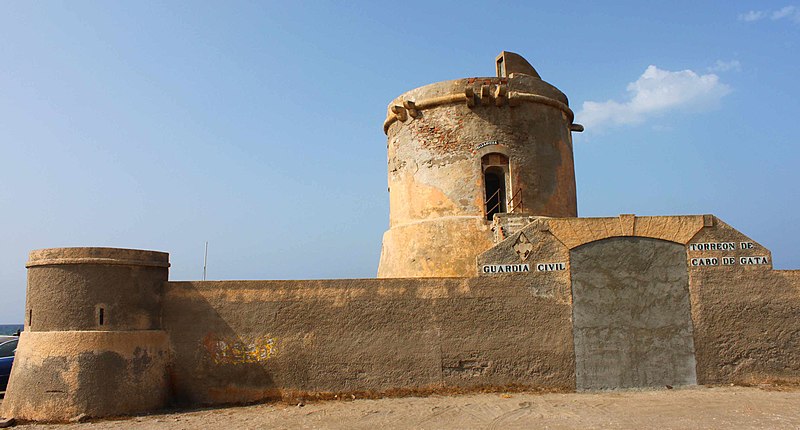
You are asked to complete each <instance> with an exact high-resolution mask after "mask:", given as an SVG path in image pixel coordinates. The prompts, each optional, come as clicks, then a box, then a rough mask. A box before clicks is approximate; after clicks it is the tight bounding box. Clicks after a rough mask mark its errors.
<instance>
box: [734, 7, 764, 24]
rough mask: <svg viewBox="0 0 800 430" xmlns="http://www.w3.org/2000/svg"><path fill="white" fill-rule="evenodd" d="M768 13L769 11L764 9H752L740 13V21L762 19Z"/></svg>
mask: <svg viewBox="0 0 800 430" xmlns="http://www.w3.org/2000/svg"><path fill="white" fill-rule="evenodd" d="M767 15H768V14H767V12H764V11H763V10H751V11H749V12H746V13H740V14H739V21H744V22H753V21H760V20H762V19H764V18H766V17H767Z"/></svg>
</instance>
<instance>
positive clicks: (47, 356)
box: [2, 248, 170, 421]
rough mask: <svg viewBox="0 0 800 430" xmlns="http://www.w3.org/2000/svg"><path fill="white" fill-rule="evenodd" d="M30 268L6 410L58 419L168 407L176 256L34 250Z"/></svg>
mask: <svg viewBox="0 0 800 430" xmlns="http://www.w3.org/2000/svg"><path fill="white" fill-rule="evenodd" d="M26 266H27V267H28V288H27V300H26V305H25V329H24V331H23V332H22V334H21V336H20V342H19V347H18V349H17V352H16V357H15V360H14V367H13V368H12V373H11V378H10V382H9V386H8V391H7V393H8V394H7V396H6V397H5V399H4V400H3V404H2V416H6V417H15V418H17V419H23V420H37V421H41V420H44V421H51V420H57V421H58V420H69V419H72V418H75V417H76V416H78V415H81V414H83V415H88V416H113V415H125V414H133V413H138V412H145V411H151V410H155V409H158V408H162V407H164V406H166V404H167V401H168V395H169V391H168V383H167V368H168V364H169V362H170V352H169V351H170V349H169V338H168V336H167V333H166V332H165V331H163V330H162V327H161V297H162V292H163V288H164V283H165V282H166V281H167V279H168V271H169V254H167V253H164V252H156V251H143V250H134V249H117V248H52V249H41V250H37V251H33V252H31V253H30V256H29V260H28V262H27V264H26Z"/></svg>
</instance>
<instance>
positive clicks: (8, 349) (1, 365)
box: [0, 339, 19, 391]
mask: <svg viewBox="0 0 800 430" xmlns="http://www.w3.org/2000/svg"><path fill="white" fill-rule="evenodd" d="M18 342H19V339H12V340H7V341H5V342H3V343H0V391H5V390H6V386H7V385H8V377H9V376H11V365H12V364H14V353H15V352H17V343H18Z"/></svg>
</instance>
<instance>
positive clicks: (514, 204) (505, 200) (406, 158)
mask: <svg viewBox="0 0 800 430" xmlns="http://www.w3.org/2000/svg"><path fill="white" fill-rule="evenodd" d="M504 58H505V59H506V61H509V64H508V67H512V68H513V70H512V69H508V70H512V71H516V73H513V74H512V75H511V76H510V77H505V76H502V75H501V76H500V77H485V78H466V79H457V80H453V81H446V82H439V83H435V84H431V85H426V86H424V87H420V88H417V89H414V90H411V91H409V92H407V93H405V94H403V95H401V96H400V97H398V98H397V99H395V100H394V101H392V102H391V103H390V104H389V109H388V111H387V115H388V116H387V119H386V121H385V122H384V129H385V131H386V133H387V136H388V171H389V172H388V182H389V202H390V204H389V205H390V216H389V230H388V231H387V232H386V233H385V235H384V238H383V250H382V255H381V261H380V266H379V269H378V277H382V278H387V277H434V276H473V275H474V266H475V258H476V256H477V255H478V254H480V253H481V252H483V251H485V250H487V249H489V248H490V247H491V246H492V244H493V233H492V230H491V225H492V219H493V216H494V215H495V214H502V213H514V214H519V215H532V216H534V215H535V216H550V217H575V216H577V203H576V193H575V171H574V162H573V154H572V136H571V127H572V125H573V124H572V121H573V113H572V111H571V110H570V108H569V107H568V100H567V97H566V96H565V95H564V94H563V93H562V92H561V91H559V90H558V89H557V88H555V87H554V86H552V85H550V84H548V83H547V82H544V81H543V80H541V79H540V78H539V75H538V73H536V71H535V70H534V69H533V67H531V66H530V65H529V64H528V63H527V61H525V60H524V59H523V58H522V57H519V56H518V55H516V54H512V53H503V54H501V55H500V56H499V57H498V61H500V60H501V59H504ZM512 59H513V61H511V60H512ZM512 63H513V64H512ZM523 63H524V64H523ZM523 69H524V70H523ZM528 69H530V70H528ZM403 106H413V107H414V115H406V113H407V111H406V110H403V109H405V108H404V107H403ZM398 110H399V111H398Z"/></svg>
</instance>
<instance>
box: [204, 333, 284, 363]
mask: <svg viewBox="0 0 800 430" xmlns="http://www.w3.org/2000/svg"><path fill="white" fill-rule="evenodd" d="M203 343H204V346H205V348H206V350H207V351H208V352H209V354H210V355H211V359H212V360H213V361H214V363H216V364H225V363H231V364H238V363H261V362H264V361H267V360H269V359H270V357H273V356H274V355H275V354H276V353H277V352H278V351H277V348H276V344H277V341H276V340H275V339H274V338H271V337H263V338H260V339H256V340H254V341H253V342H246V341H242V340H233V341H231V340H220V339H216V338H215V337H214V336H213V335H209V336H206V339H205V340H204V342H203Z"/></svg>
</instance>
